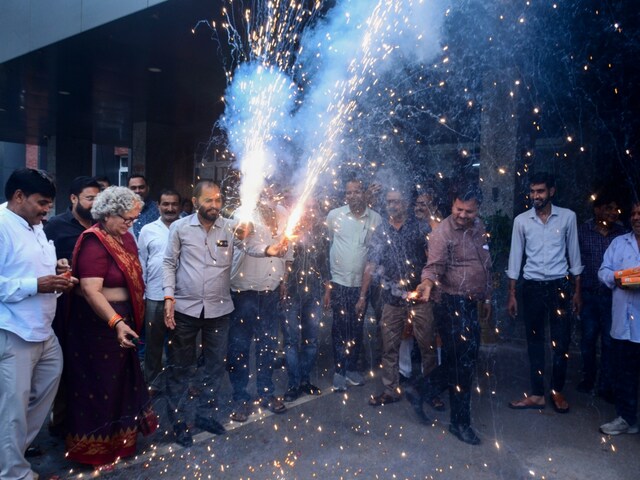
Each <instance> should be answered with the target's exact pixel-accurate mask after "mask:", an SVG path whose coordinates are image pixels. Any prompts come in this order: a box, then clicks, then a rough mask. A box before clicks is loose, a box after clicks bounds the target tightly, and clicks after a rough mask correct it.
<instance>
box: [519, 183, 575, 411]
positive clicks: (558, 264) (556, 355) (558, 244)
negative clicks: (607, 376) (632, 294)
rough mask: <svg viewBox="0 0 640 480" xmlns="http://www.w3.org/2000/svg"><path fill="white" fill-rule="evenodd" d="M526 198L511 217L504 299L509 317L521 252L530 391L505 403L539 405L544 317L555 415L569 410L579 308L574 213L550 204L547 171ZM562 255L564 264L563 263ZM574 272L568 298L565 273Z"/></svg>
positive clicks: (542, 402)
mask: <svg viewBox="0 0 640 480" xmlns="http://www.w3.org/2000/svg"><path fill="white" fill-rule="evenodd" d="M529 185H530V190H529V198H530V200H531V202H532V203H533V208H532V209H531V210H527V211H526V212H524V213H521V214H520V215H518V216H517V217H516V218H515V220H514V221H513V234H512V236H511V251H510V253H509V267H508V269H507V277H509V300H508V303H507V309H508V311H509V314H510V315H511V316H512V317H515V316H516V315H517V314H518V302H517V300H516V281H517V280H518V277H519V276H520V267H521V265H522V256H523V254H524V255H526V262H525V264H524V270H523V276H524V282H523V285H522V304H523V308H522V309H521V311H522V312H523V314H524V324H525V328H526V333H527V350H528V352H529V368H530V376H531V395H525V396H524V398H521V399H519V400H515V401H512V402H510V403H509V408H513V409H516V410H522V409H529V408H532V409H539V408H544V406H545V399H544V370H545V358H544V357H545V351H544V350H545V346H544V343H545V338H544V337H545V322H546V320H547V318H548V319H549V327H550V328H549V330H550V336H551V345H552V349H553V370H552V375H551V393H550V400H551V403H552V404H553V408H554V410H555V411H556V412H558V413H566V412H568V411H569V403H568V402H567V400H566V399H565V397H564V395H563V394H562V389H563V387H564V382H565V376H566V373H567V353H568V351H569V343H570V342H571V310H573V312H574V313H575V314H576V315H578V314H580V308H581V306H582V297H581V289H580V274H581V273H582V270H583V268H584V267H583V266H582V261H581V259H580V247H579V244H578V226H577V223H576V214H575V213H574V212H572V211H571V210H568V209H566V208H560V207H557V206H555V205H553V204H552V203H551V201H552V199H553V196H554V194H555V192H556V187H555V180H554V178H553V177H552V176H551V175H549V174H548V173H544V172H540V173H536V174H534V175H533V176H532V177H531V179H530V181H529ZM567 258H568V259H569V262H568V263H567ZM569 273H571V275H573V276H574V279H575V289H574V293H573V296H571V285H570V283H569V279H568V275H569Z"/></svg>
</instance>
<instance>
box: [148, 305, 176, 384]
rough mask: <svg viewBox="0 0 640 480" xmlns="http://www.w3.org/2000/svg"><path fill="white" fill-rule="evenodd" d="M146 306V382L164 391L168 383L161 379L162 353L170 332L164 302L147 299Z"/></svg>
mask: <svg viewBox="0 0 640 480" xmlns="http://www.w3.org/2000/svg"><path fill="white" fill-rule="evenodd" d="M145 304H146V308H145V313H144V325H145V350H144V380H145V381H146V382H147V384H148V385H149V386H150V387H151V388H153V389H154V390H163V389H164V386H165V384H166V381H165V380H164V379H163V378H160V377H161V376H162V374H163V372H162V353H163V351H164V345H165V339H166V337H167V332H168V331H169V329H168V328H167V327H166V325H165V324H164V301H162V302H158V301H156V300H149V299H147V300H146V301H145ZM169 363H171V360H169ZM165 375H166V374H165Z"/></svg>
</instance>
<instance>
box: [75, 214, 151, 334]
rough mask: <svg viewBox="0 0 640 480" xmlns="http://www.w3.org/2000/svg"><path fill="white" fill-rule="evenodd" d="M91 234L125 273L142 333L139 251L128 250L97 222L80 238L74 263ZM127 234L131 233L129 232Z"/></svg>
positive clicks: (142, 311)
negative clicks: (85, 240) (84, 241)
mask: <svg viewBox="0 0 640 480" xmlns="http://www.w3.org/2000/svg"><path fill="white" fill-rule="evenodd" d="M89 235H95V237H96V238H97V239H98V240H100V243H101V244H102V245H103V246H104V248H105V249H106V250H107V252H109V255H111V256H112V257H113V259H114V261H115V262H116V265H117V266H118V268H119V269H120V270H121V271H122V273H123V274H124V278H125V279H126V281H127V289H128V290H129V298H130V300H131V305H132V307H133V321H134V323H135V327H136V331H137V332H138V333H140V331H141V330H142V327H143V326H144V280H143V279H142V267H141V266H140V260H139V259H138V255H137V252H136V253H135V254H134V253H132V252H129V251H127V250H126V249H125V248H124V246H123V245H122V243H120V242H119V241H117V240H116V239H115V238H113V237H112V236H111V235H108V234H107V233H106V232H105V231H104V230H103V229H102V228H101V227H100V224H95V225H93V226H92V227H90V228H87V229H86V230H85V231H84V232H82V234H81V235H80V237H79V238H78V241H77V242H76V246H75V248H74V249H73V260H72V263H71V264H72V265H76V260H77V257H78V252H79V251H80V247H81V245H82V242H83V240H84V239H85V238H86V237H87V236H89ZM126 235H131V234H130V233H127V234H126Z"/></svg>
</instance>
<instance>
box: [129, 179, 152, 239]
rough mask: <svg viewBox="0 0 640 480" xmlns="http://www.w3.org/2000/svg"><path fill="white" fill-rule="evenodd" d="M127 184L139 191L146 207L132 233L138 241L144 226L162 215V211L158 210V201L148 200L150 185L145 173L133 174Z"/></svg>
mask: <svg viewBox="0 0 640 480" xmlns="http://www.w3.org/2000/svg"><path fill="white" fill-rule="evenodd" d="M127 186H128V187H129V190H131V191H132V192H134V193H137V194H138V195H139V196H140V198H142V201H143V202H144V207H143V208H142V211H141V212H140V215H138V218H136V219H135V220H134V222H133V229H132V233H133V236H134V237H136V241H137V240H138V237H139V236H140V230H142V227H144V226H145V225H146V224H148V223H151V222H153V221H155V220H157V219H158V217H160V211H159V210H158V203H157V202H156V201H155V200H148V197H149V185H148V184H147V179H146V178H145V177H144V175H140V174H134V175H131V176H130V177H129V179H128V180H127Z"/></svg>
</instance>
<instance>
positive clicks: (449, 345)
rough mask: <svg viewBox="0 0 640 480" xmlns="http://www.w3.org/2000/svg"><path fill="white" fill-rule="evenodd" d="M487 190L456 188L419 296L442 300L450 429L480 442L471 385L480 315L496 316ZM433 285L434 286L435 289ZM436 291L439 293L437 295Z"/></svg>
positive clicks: (438, 313)
mask: <svg viewBox="0 0 640 480" xmlns="http://www.w3.org/2000/svg"><path fill="white" fill-rule="evenodd" d="M480 201H481V194H480V191H479V190H478V189H477V187H468V188H464V187H463V188H462V189H461V190H460V191H459V193H457V194H456V196H455V200H454V202H453V206H452V208H451V215H449V216H448V217H447V218H446V219H445V220H443V222H442V223H441V224H440V226H439V227H438V228H437V229H436V230H435V231H434V232H433V233H432V234H431V235H430V236H429V259H428V261H427V265H426V267H425V268H424V269H423V270H422V283H421V284H420V285H419V286H418V289H417V291H418V294H419V297H420V298H421V299H423V300H425V301H426V300H429V299H430V298H431V297H432V296H433V298H434V300H435V302H436V307H435V317H436V321H437V323H438V329H439V333H440V337H441V339H442V348H443V350H444V353H445V355H444V356H445V358H446V362H445V363H443V364H442V365H440V366H439V367H437V368H436V370H434V372H433V373H432V375H434V376H438V375H439V373H438V371H439V370H443V369H444V370H445V371H446V376H447V378H448V384H449V399H450V402H451V423H450V425H449V431H450V432H451V433H453V434H454V435H455V436H456V437H458V439H460V440H461V441H463V442H465V443H468V444H471V445H477V444H479V443H480V438H478V435H477V434H476V432H474V430H473V429H472V428H471V387H472V384H473V376H474V373H475V369H476V359H477V356H478V346H479V344H480V318H482V319H488V318H489V317H490V316H491V293H492V291H491V256H490V255H489V247H488V245H487V235H486V232H485V229H484V225H483V224H482V222H481V221H480V219H478V218H477V216H478V208H479V206H480ZM432 290H433V292H432ZM432 294H433V295H432Z"/></svg>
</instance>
